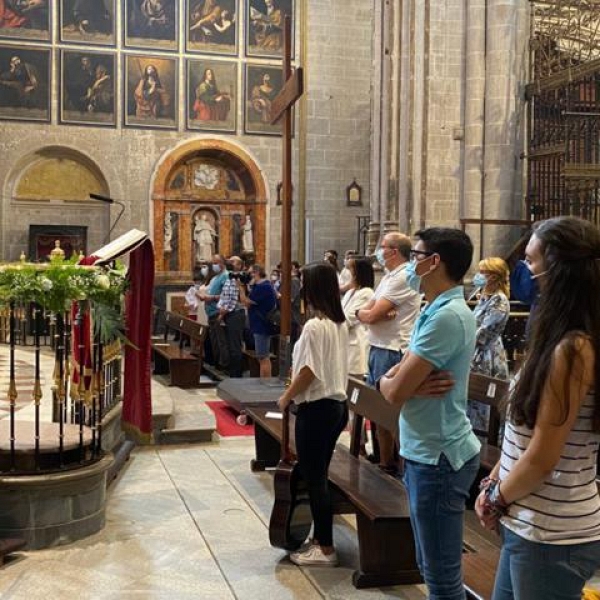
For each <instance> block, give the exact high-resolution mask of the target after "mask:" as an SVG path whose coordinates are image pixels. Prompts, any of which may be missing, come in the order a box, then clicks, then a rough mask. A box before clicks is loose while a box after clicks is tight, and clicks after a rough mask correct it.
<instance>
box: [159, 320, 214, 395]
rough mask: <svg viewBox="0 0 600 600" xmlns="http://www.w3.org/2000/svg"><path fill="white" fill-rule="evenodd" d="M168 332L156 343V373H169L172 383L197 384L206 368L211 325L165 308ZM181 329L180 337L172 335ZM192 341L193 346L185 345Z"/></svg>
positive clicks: (185, 385) (181, 385) (193, 385)
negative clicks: (204, 366)
mask: <svg viewBox="0 0 600 600" xmlns="http://www.w3.org/2000/svg"><path fill="white" fill-rule="evenodd" d="M164 326H165V332H164V335H163V337H162V339H158V340H157V339H155V340H154V341H153V342H152V350H153V359H154V373H155V374H157V375H160V374H167V373H168V374H169V377H170V382H169V384H170V385H176V386H178V387H197V386H198V384H199V381H200V373H201V371H202V357H203V354H204V338H205V337H206V332H207V327H206V325H201V324H200V323H198V322H196V321H193V320H192V319H188V318H186V317H184V316H182V315H179V314H176V313H172V312H169V311H165V313H164ZM174 332H177V333H178V334H179V340H176V339H173V338H172V337H171V335H172V334H173V333H174ZM186 342H189V344H190V348H185V344H186Z"/></svg>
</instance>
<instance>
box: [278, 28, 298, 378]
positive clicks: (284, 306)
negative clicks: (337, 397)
mask: <svg viewBox="0 0 600 600" xmlns="http://www.w3.org/2000/svg"><path fill="white" fill-rule="evenodd" d="M283 50H284V51H283V80H284V84H283V87H282V88H281V91H280V92H279V94H277V96H276V97H275V98H274V100H273V103H272V105H271V117H272V118H271V123H272V124H275V123H277V122H278V121H279V120H280V119H283V153H282V154H283V158H282V165H283V166H282V169H283V179H282V190H281V191H282V196H283V197H282V211H281V212H282V214H281V273H282V275H283V276H282V278H281V339H282V341H285V342H286V343H287V344H286V350H285V352H286V355H287V354H288V353H289V340H290V333H291V329H292V302H291V295H292V294H291V291H292V285H291V275H292V107H293V106H294V104H295V103H296V101H297V100H298V98H300V96H302V93H303V91H304V90H303V87H304V81H303V77H302V69H301V68H297V69H295V70H294V72H293V73H292V22H291V19H290V17H289V16H286V17H285V21H284V29H283ZM280 348H281V349H283V348H282V346H280ZM288 362H289V358H288ZM280 374H281V376H284V377H285V376H286V375H287V372H285V373H283V372H280Z"/></svg>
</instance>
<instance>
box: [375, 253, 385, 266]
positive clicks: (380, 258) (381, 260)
mask: <svg viewBox="0 0 600 600" xmlns="http://www.w3.org/2000/svg"><path fill="white" fill-rule="evenodd" d="M375 258H376V259H377V262H378V263H379V264H380V265H381V266H382V267H385V258H384V257H383V248H378V249H377V250H376V252H375Z"/></svg>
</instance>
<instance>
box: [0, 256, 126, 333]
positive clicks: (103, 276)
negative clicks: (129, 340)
mask: <svg viewBox="0 0 600 600" xmlns="http://www.w3.org/2000/svg"><path fill="white" fill-rule="evenodd" d="M74 260H77V257H75V259H74ZM74 260H72V261H63V260H58V261H57V260H54V261H52V262H51V263H49V264H39V265H37V264H30V263H15V264H4V265H0V305H2V304H4V305H7V304H9V303H10V302H15V303H17V304H20V303H23V304H24V303H28V302H36V303H38V304H39V305H41V306H42V308H44V310H46V311H50V312H54V313H62V312H64V311H66V310H69V308H70V306H71V303H72V302H75V301H79V300H88V301H89V304H90V308H91V311H92V315H93V317H94V323H95V328H96V331H97V333H98V334H99V335H100V336H101V338H102V340H103V341H104V342H108V341H109V340H111V339H114V337H119V338H121V339H124V334H123V331H124V323H123V315H122V302H123V295H124V293H125V291H126V290H127V279H126V276H125V275H126V274H125V270H124V268H118V269H106V268H103V267H85V266H79V265H76V264H74Z"/></svg>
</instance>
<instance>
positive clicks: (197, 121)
mask: <svg viewBox="0 0 600 600" xmlns="http://www.w3.org/2000/svg"><path fill="white" fill-rule="evenodd" d="M186 81H187V106H186V113H187V123H186V126H187V128H188V129H198V130H200V131H225V132H228V133H235V131H236V115H237V98H238V94H237V82H238V67H237V63H233V62H225V61H218V60H212V59H210V58H202V59H191V58H190V59H188V61H187V77H186Z"/></svg>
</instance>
